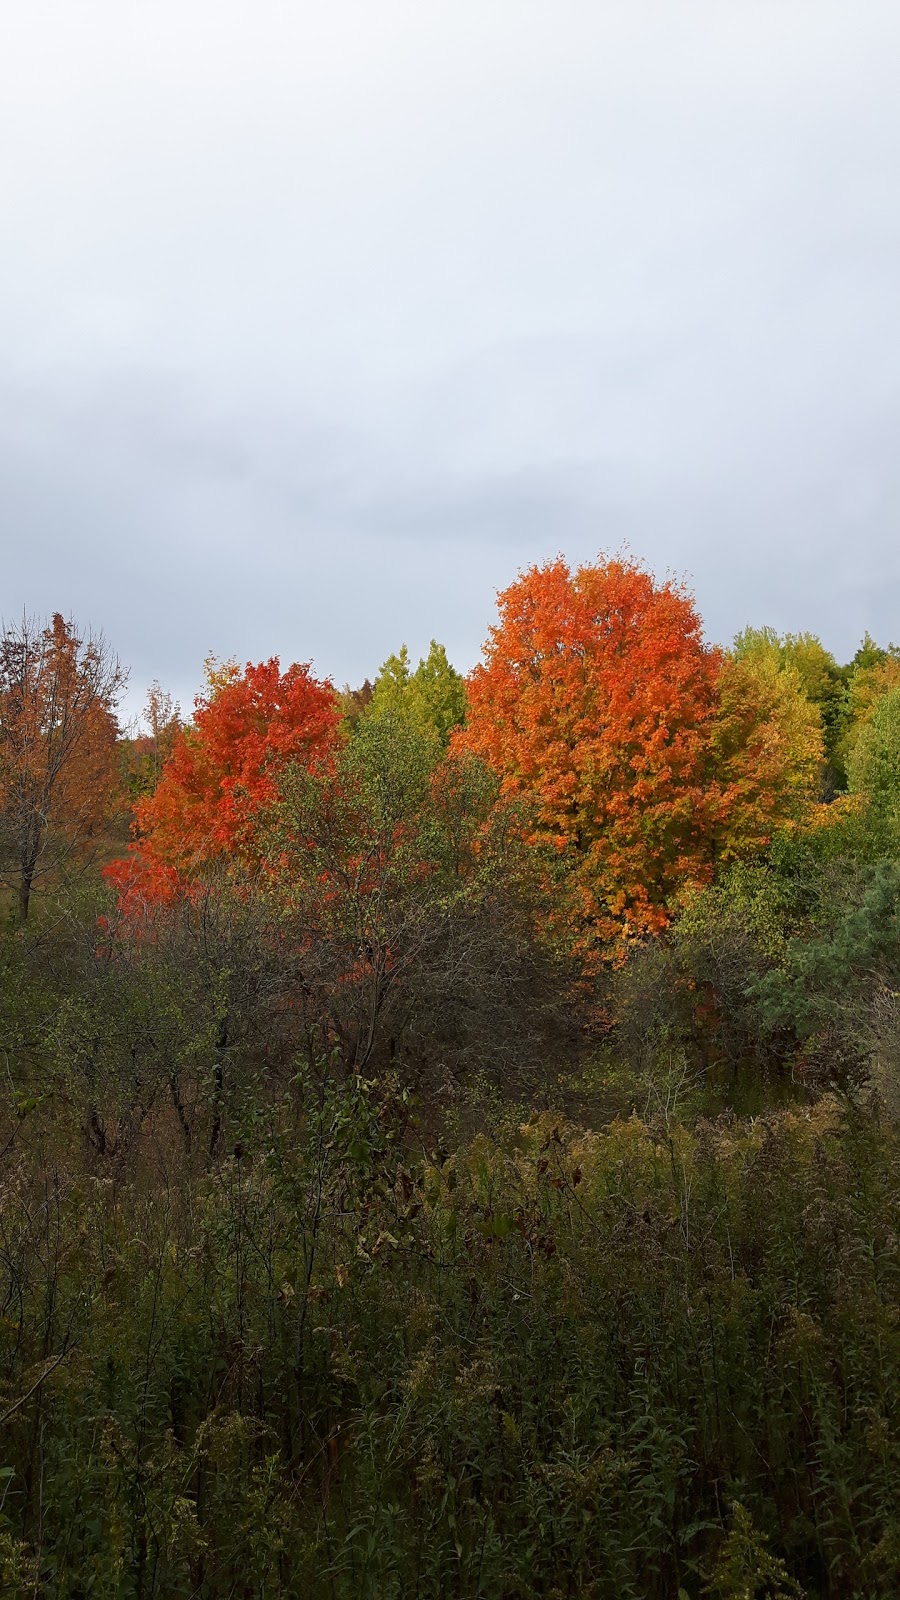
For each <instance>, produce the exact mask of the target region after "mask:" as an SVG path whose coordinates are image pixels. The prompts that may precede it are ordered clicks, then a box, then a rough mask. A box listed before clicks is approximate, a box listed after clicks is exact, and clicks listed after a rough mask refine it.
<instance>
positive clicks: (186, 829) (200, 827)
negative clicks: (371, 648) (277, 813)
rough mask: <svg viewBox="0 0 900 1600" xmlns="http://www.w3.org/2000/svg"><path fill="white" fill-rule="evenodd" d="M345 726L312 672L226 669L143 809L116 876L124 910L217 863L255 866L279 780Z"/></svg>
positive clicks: (322, 753) (265, 665)
mask: <svg viewBox="0 0 900 1600" xmlns="http://www.w3.org/2000/svg"><path fill="white" fill-rule="evenodd" d="M339 719H340V707H339V705H338V701H337V697H336V696H335V694H334V691H333V690H332V688H331V686H330V685H329V684H327V683H323V682H321V681H320V680H319V679H317V678H315V677H313V676H312V674H311V672H310V670H309V667H308V666H305V665H303V666H298V665H294V666H291V667H288V668H287V670H286V671H285V672H282V671H281V668H280V665H279V662H278V659H277V657H272V658H271V659H270V660H269V661H264V662H260V663H259V664H258V665H256V666H253V665H251V664H249V663H248V665H247V666H246V668H245V669H244V671H243V672H241V671H239V670H238V668H237V667H235V666H229V667H227V668H226V669H225V671H224V672H221V671H220V672H219V674H218V676H217V677H214V678H213V679H212V680H211V682H210V687H209V691H208V693H207V694H206V695H202V696H200V697H199V698H198V699H197V702H196V707H195V712H194V720H193V724H192V725H191V726H190V727H186V728H180V729H178V730H177V731H176V733H175V735H174V740H173V748H172V754H171V756H170V758H169V760H168V762H167V763H166V765H165V768H164V770H163V774H162V777H161V779H160V782H159V784H158V785H157V787H156V789H155V790H154V792H153V793H152V794H151V795H149V796H147V797H145V798H144V799H142V800H140V801H139V802H138V804H137V806H136V808H135V833H136V838H135V841H134V844H133V845H132V847H131V852H130V855H129V858H128V860H127V861H120V862H116V863H115V864H114V865H113V866H112V867H111V868H110V869H109V873H108V876H109V877H110V879H111V881H112V882H113V883H114V885H115V886H116V887H117V888H118V890H119V892H120V896H121V897H122V901H123V904H124V905H125V906H126V907H135V906H137V905H139V904H141V903H144V902H148V901H149V902H153V901H158V900H165V899H168V898H171V897H172V896H173V895H174V894H175V893H177V891H178V889H179V887H180V886H181V885H183V884H185V883H188V882H190V881H191V880H192V879H194V878H196V876H197V875H198V874H201V873H202V872H203V871H204V870H205V869H207V868H209V867H210V866H212V865H213V864H214V863H222V862H224V863H226V864H228V863H230V862H232V861H237V862H240V863H242V864H244V865H246V864H248V863H251V862H253V861H254V859H255V857H256V849H257V831H256V830H257V823H258V819H259V816H260V813H261V812H262V811H263V810H264V809H265V808H266V807H267V806H269V805H271V803H272V801H273V800H274V798H275V796H276V794H277V780H278V777H279V775H280V774H281V773H282V772H283V771H284V770H285V768H286V767H288V766H290V765H292V764H294V763H296V764H297V765H299V766H300V767H309V766H310V765H312V764H313V763H314V762H317V761H321V760H323V759H325V758H327V756H328V754H329V752H330V751H331V750H332V748H333V747H334V743H335V740H336V738H337V737H338V725H339Z"/></svg>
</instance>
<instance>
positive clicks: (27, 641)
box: [0, 612, 126, 922]
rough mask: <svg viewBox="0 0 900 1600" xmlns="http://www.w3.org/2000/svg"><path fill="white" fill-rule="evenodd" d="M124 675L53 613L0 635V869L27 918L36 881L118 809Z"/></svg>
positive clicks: (100, 648) (103, 649)
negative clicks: (118, 713)
mask: <svg viewBox="0 0 900 1600" xmlns="http://www.w3.org/2000/svg"><path fill="white" fill-rule="evenodd" d="M125 682H126V674H125V672H124V671H123V669H122V667H121V666H120V664H119V661H118V659H117V657H116V656H115V655H114V654H113V652H112V651H111V650H110V649H109V647H108V645H107V644H106V641H105V640H104V638H103V636H102V634H95V633H92V632H90V631H88V632H86V633H79V632H78V631H77V630H76V627H75V624H74V622H73V621H71V620H70V621H68V622H67V621H66V620H65V619H64V618H63V617H62V616H61V614H60V613H59V612H56V613H55V614H54V616H53V618H52V620H51V621H50V622H49V623H47V624H46V625H42V624H41V623H40V622H38V621H36V620H35V619H34V618H31V617H23V618H22V620H21V622H18V623H15V624H12V625H9V626H7V627H5V628H4V629H3V632H2V634H0V872H2V876H3V879H4V881H5V882H6V883H7V884H11V885H14V886H15V888H16V891H17V895H18V906H19V917H20V919H21V920H22V921H23V922H24V921H25V919H26V918H27V916H28V909H29V905H30V903H31V895H32V891H33V888H34V885H35V881H36V880H37V879H38V878H39V877H41V876H43V875H44V874H46V873H47V872H50V871H53V870H58V869H59V868H60V867H61V866H62V865H63V863H64V862H65V861H67V860H68V859H69V858H71V857H72V856H75V855H78V854H79V853H81V852H83V850H84V848H85V846H86V845H87V844H88V842H89V841H90V840H91V839H93V838H95V837H96V835H97V833H98V832H99V830H100V829H101V827H102V826H103V824H104V822H105V821H106V819H107V817H108V815H109V813H110V810H111V809H112V807H113V805H114V803H115V793H116V738H117V735H118V727H117V723H116V717H115V709H116V705H117V702H118V699H119V697H120V694H121V692H122V690H123V688H124V686H125Z"/></svg>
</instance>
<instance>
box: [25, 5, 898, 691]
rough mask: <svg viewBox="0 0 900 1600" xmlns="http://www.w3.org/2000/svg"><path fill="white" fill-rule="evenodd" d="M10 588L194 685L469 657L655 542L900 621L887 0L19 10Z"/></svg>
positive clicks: (717, 628)
mask: <svg viewBox="0 0 900 1600" xmlns="http://www.w3.org/2000/svg"><path fill="white" fill-rule="evenodd" d="M7 33H8V38H7V39H6V40H5V48H4V54H3V58H2V61H0V529H2V540H3V562H2V569H0V570H2V587H0V608H2V610H4V611H5V612H6V613H11V612H16V611H18V610H19V609H21V607H22V606H23V605H25V606H28V607H29V608H34V609H39V610H40V609H43V610H46V609H50V608H52V607H56V606H61V607H62V608H63V609H66V610H69V609H71V610H74V611H75V612H76V614H78V615H80V616H83V617H85V618H90V619H91V620H92V621H93V622H95V623H99V624H100V625H102V626H103V627H104V628H105V629H106V631H107V633H108V634H109V635H110V637H111V638H112V639H113V641H114V642H115V644H116V645H117V647H118V648H119V650H120V651H121V653H122V655H123V656H124V657H125V658H126V659H127V660H129V661H130V662H131V663H132V667H133V679H134V685H135V691H134V692H135V696H136V698H138V699H139V698H140V693H141V691H142V688H143V686H144V684H145V683H146V682H147V680H148V679H149V678H150V677H151V676H154V675H158V676H160V677H161V678H162V679H163V680H164V681H167V682H168V683H170V684H171V685H172V686H173V687H175V688H176V689H177V691H178V692H179V693H180V694H181V695H182V697H183V698H189V697H190V693H191V692H192V689H193V688H194V687H195V686H196V684H197V681H198V678H199V667H200V662H201V660H202V657H203V655H204V654H205V653H206V651H207V650H208V649H211V648H212V649H215V650H217V651H218V653H219V654H222V655H226V654H230V653H234V654H237V655H238V656H239V657H242V658H248V657H259V656H261V655H268V654H270V653H273V652H278V653H280V654H281V655H282V656H283V657H285V658H300V659H308V658H313V659H314V660H315V662H316V664H317V666H318V668H319V670H320V671H321V672H323V673H328V674H331V675H334V676H335V677H336V678H337V679H338V680H339V681H342V680H343V679H344V678H349V679H351V680H354V681H355V680H358V679H359V678H361V677H362V676H363V675H365V673H366V672H369V673H371V672H372V671H373V670H374V669H375V667H376V666H377V665H378V663H379V661H380V660H381V659H383V657H384V656H385V655H386V654H387V653H388V652H389V651H390V650H392V649H394V648H396V646H397V645H398V644H399V642H400V641H401V640H403V639H406V640H407V641H408V642H409V644H410V646H411V648H412V649H413V650H419V649H424V648H427V643H428V639H429V638H430V637H431V635H432V634H434V635H436V636H438V637H439V638H443V639H444V640H445V642H446V643H447V645H448V648H449V649H450V652H451V655H452V656H454V657H455V658H456V659H457V660H458V661H459V663H460V664H461V665H468V664H469V663H470V662H471V661H472V660H474V658H475V656H476V655H477V651H478V648H479V645H480V642H481V640H482V639H483V637H484V634H485V630H486V628H487V625H488V623H489V621H490V620H491V613H492V609H493V592H494V590H495V588H496V587H498V586H502V585H503V584H505V583H506V582H508V581H510V579H511V578H512V577H513V576H514V575H515V571H516V570H517V568H518V567H519V566H520V565H522V564H525V563H527V562H530V561H532V560H537V559H541V558H543V557H545V556H549V555H553V554H555V553H556V552H557V551H558V550H563V551H564V552H565V553H566V554H567V555H569V556H570V557H571V558H572V559H574V560H583V559H589V558H590V557H591V556H592V555H594V554H596V552H597V551H598V550H599V549H610V548H613V549H615V548H617V547H619V546H620V545H621V544H622V543H623V542H626V541H627V542H628V543H629V544H630V546H631V548H632V549H633V550H634V552H635V553H636V554H639V555H642V556H644V557H645V558H646V559H647V560H648V561H649V562H650V563H651V564H652V565H653V566H654V567H655V568H656V569H657V570H659V571H660V572H664V571H666V570H674V571H676V572H678V573H685V572H686V573H687V574H688V575H689V576H690V578H691V580H692V582H693V584H694V587H695V589H696V592H697V596H698V600H699V602H700V605H701V609H702V610H703V613H704V616H705V618H706V622H707V627H708V631H709V632H710V634H711V635H712V636H713V637H719V638H726V637H728V636H730V634H731V633H733V632H734V631H735V630H736V629H737V628H739V627H741V626H742V625H743V624H744V623H745V622H746V621H747V620H750V619H753V620H758V621H771V622H773V623H775V624H776V625H777V626H780V627H794V628H802V627H809V628H815V629H817V630H819V631H820V632H821V633H822V634H823V636H824V638H825V639H826V641H827V642H828V643H830V644H831V645H832V646H833V647H834V648H835V649H836V650H837V651H838V652H839V653H841V654H843V655H847V654H848V653H850V652H851V651H852V649H853V648H854V646H855V642H856V640H857V639H858V637H859V635H860V634H861V632H862V631H863V629H864V628H865V627H868V628H870V629H871V630H872V631H873V632H875V633H876V634H877V635H879V636H880V637H883V638H886V637H888V636H890V635H892V634H893V636H894V637H895V638H896V637H900V605H898V602H900V538H898V536H897V525H898V509H900V466H898V464H897V448H896V439H897V436H898V426H900V322H898V319H897V316H896V284H897V281H898V277H900V203H898V202H900V194H898V188H900V103H898V97H897V95H896V90H895V85H896V76H897V68H898V65H900V62H898V54H900V16H898V13H897V11H896V8H895V7H894V6H892V5H890V4H876V3H874V0H859V3H858V4H857V5H855V6H854V7H853V8H852V11H851V8H850V7H849V6H847V5H846V4H845V3H831V0H814V3H809V4H807V3H805V0H802V3H801V0H779V3H778V4H775V3H770V0H735V3H733V4H731V5H729V6H721V5H719V4H716V3H715V0H683V3H682V4H680V5H679V6H677V7H672V6H669V5H668V4H664V3H663V0H658V3H649V0H628V3H627V4H626V3H624V0H623V3H614V0H606V3H604V4H596V3H593V0H583V3H580V0H571V3H567V4H563V5H551V4H550V3H549V0H496V3H495V4H493V5H492V6H490V7H483V6H475V5H474V3H472V4H469V3H468V0H457V3H456V4H454V5H452V6H451V5H449V4H448V5H446V6H445V5H444V4H443V3H442V0H441V3H439V4H437V5H434V6H421V5H413V4H400V3H393V0H368V3H367V4H362V3H353V0H334V3H333V4H332V5H330V6H328V7H323V6H315V5H313V4H312V3H311V0H310V3H309V4H302V3H301V4H299V5H297V4H292V5H288V4H286V3H284V4H283V3H281V0H270V3H267V4H266V5H263V6H262V7H258V6H256V7H251V6H250V5H249V4H248V3H246V0H240V3H238V0H220V3H217V4H216V5H213V4H212V0H180V3H179V4H175V0H159V3H158V4H157V5H155V6H154V7H147V8H138V7H123V6H122V5H121V4H119V3H118V0H91V3H90V4H88V5H86V6H84V7H77V8H75V7H71V6H68V5H65V4H64V3H62V0H43V3H42V0H35V3H34V5H32V6H29V7H20V8H18V13H17V15H16V16H15V18H14V20H12V21H11V23H10V25H9V26H8V28H7Z"/></svg>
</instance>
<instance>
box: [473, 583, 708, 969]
mask: <svg viewBox="0 0 900 1600" xmlns="http://www.w3.org/2000/svg"><path fill="white" fill-rule="evenodd" d="M499 606H500V618H499V621H498V623H497V625H496V626H495V627H494V628H493V629H492V630H491V634H490V637H489V639H488V643H487V646H486V648H485V652H484V661H483V663H482V665H480V666H478V667H476V669H475V671H474V672H473V673H472V675H471V677H470V679H469V683H468V693H469V718H468V726H467V728H466V730H465V732H464V733H462V734H461V735H459V742H460V743H461V744H463V745H464V746H465V747H466V748H467V749H469V750H471V751H473V752H476V753H478V754H480V755H482V756H483V757H484V758H485V759H486V760H487V761H488V762H489V763H490V765H491V766H492V767H494V768H495V769H496V771H497V772H498V773H500V774H501V776H502V779H503V784H504V788H505V791H506V793H507V794H509V795H514V796H516V797H521V798H522V799H524V800H525V801H527V802H528V803H530V806H531V808H532V834H533V838H534V839H535V841H536V842H537V843H540V844H542V845H544V846H547V847H549V848H550V850H551V851H553V852H555V853H556V854H557V856H558V857H559V858H560V859H561V860H562V861H563V862H564V864H565V867H566V869H567V870H568V873H569V874H570V876H571V880H572V887H573V889H574V902H575V908H576V910H575V914H576V916H577V917H578V920H579V922H580V924H581V931H582V936H583V938H584V940H585V941H586V942H587V943H589V944H594V943H596V942H598V941H599V942H601V943H602V942H606V941H608V940H610V939H613V938H615V937H617V936H619V935H620V934H621V932H622V930H623V929H625V930H627V931H628V932H632V933H635V934H641V933H645V932H647V931H650V930H653V929H657V928H659V927H661V926H662V924H663V923H664V921H665V918H666V906H667V904H668V903H669V901H670V900H671V898H672V897H673V896H674V895H676V894H677V893H678V890H679V888H680V887H681V885H682V884H684V883H685V882H687V881H694V880H696V879H697V878H698V877H700V876H701V875H702V874H703V872H704V871H705V869H706V852H705V848H704V818H705V815H706V797H705V784H706V781H707V777H708V759H707V751H708V745H709V730H710V726H711V724H712V721H713V718H714V715H715V681H716V675H717V671H718V657H717V655H716V654H715V653H714V652H712V651H710V650H708V649H707V648H706V646H705V645H704V643H703V639H702V635H701V628H700V621H699V618H698V616H697V614H696V611H695V610H694V607H693V604H692V602H691V600H690V598H689V597H688V595H687V594H686V593H685V592H684V591H683V590H682V589H681V588H680V587H679V586H678V585H676V584H673V583H669V584H664V585H661V586H657V585H656V584H655V583H654V582H653V579H652V578H651V577H650V575H649V574H648V573H647V572H645V571H644V570H643V569H642V568H640V567H639V566H638V565H637V564H636V563H634V562H631V561H627V560H615V561H609V562H605V563H601V564H598V565H597V566H592V567H581V568H579V569H578V570H576V571H575V572H572V571H571V570H570V569H569V567H568V566H567V565H566V563H565V562H564V561H563V560H562V559H558V560H556V561H553V562H550V563H548V564H547V565H546V566H543V567H534V568H532V569H531V571H529V572H527V573H525V574H524V575H523V576H522V577H520V578H519V579H518V581H517V582H516V583H514V584H512V585H511V586H510V588H508V589H507V590H506V591H505V592H504V593H503V594H502V595H501V596H500V600H499Z"/></svg>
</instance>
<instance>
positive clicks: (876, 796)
mask: <svg viewBox="0 0 900 1600" xmlns="http://www.w3.org/2000/svg"><path fill="white" fill-rule="evenodd" d="M850 787H851V789H852V790H853V792H854V793H856V794H867V795H868V796H869V800H870V802H871V804H872V805H873V806H874V807H875V809H876V810H877V811H879V812H882V813H884V814H886V815H887V814H892V813H894V812H896V810H897V807H898V805H900V688H896V689H891V690H890V691H889V692H888V693H887V694H885V695H882V697H881V699H880V700H879V701H878V703H877V704H876V706H875V709H874V711H873V712H872V715H871V717H870V719H869V720H868V722H866V723H864V724H863V726H862V728H861V729H860V731H859V736H858V738H857V739H856V741H855V743H854V745H853V748H852V751H851V754H850Z"/></svg>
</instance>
